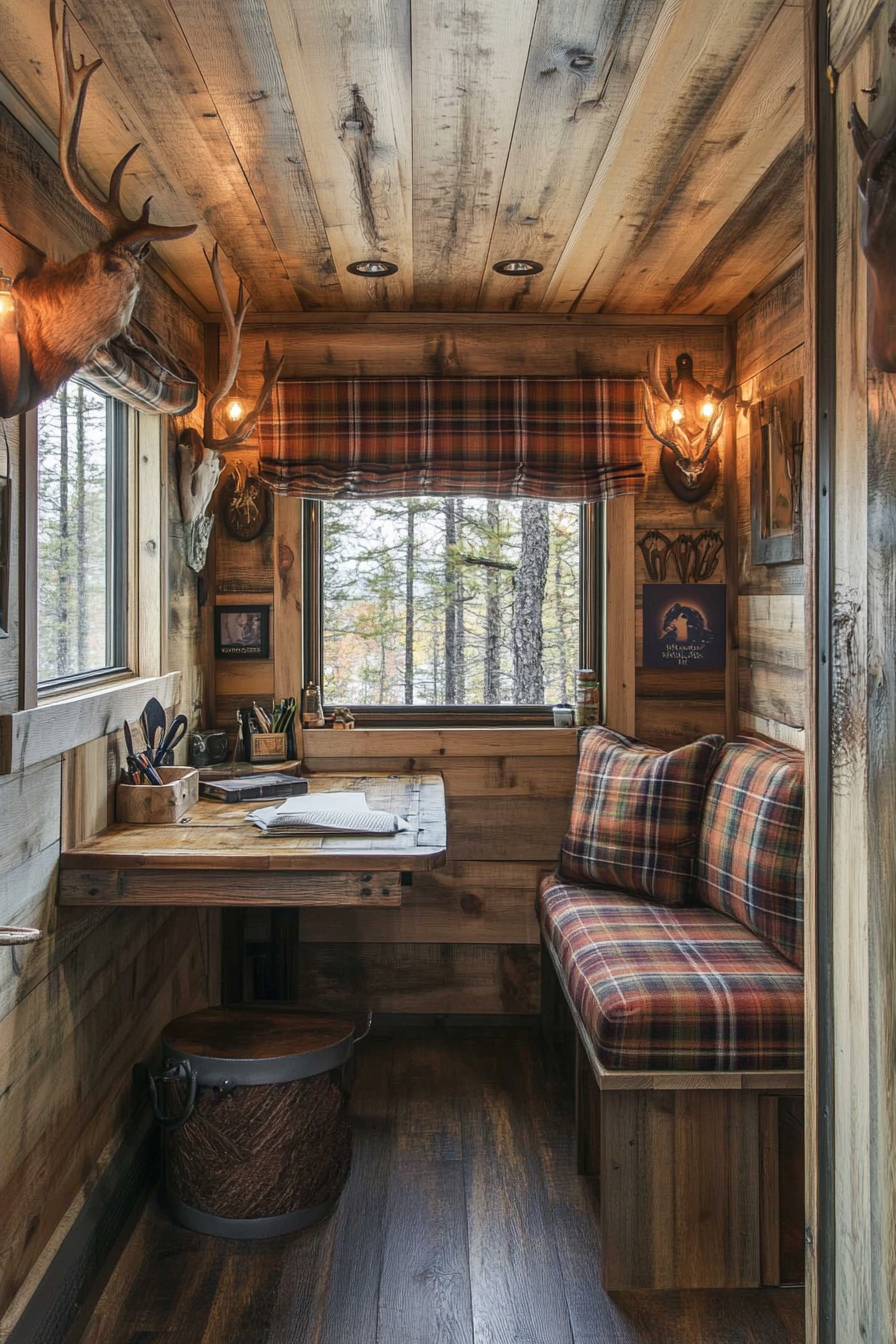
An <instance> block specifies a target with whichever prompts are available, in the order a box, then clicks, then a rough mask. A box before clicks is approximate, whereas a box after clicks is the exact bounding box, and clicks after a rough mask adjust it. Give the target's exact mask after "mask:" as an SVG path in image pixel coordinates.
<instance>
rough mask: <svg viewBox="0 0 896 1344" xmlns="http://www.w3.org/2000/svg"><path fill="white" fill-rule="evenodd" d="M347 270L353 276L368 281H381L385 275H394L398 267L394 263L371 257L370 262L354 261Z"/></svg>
mask: <svg viewBox="0 0 896 1344" xmlns="http://www.w3.org/2000/svg"><path fill="white" fill-rule="evenodd" d="M345 269H346V270H347V271H350V272H351V274H352V275H362V276H364V278H365V279H367V280H379V279H380V278H381V277H382V276H384V275H394V274H395V272H396V271H397V270H398V267H397V266H396V265H395V263H394V262H392V261H381V260H380V259H379V258H378V257H371V258H370V260H369V261H353V262H352V263H351V265H350V266H346V268H345Z"/></svg>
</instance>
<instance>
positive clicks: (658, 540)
mask: <svg viewBox="0 0 896 1344" xmlns="http://www.w3.org/2000/svg"><path fill="white" fill-rule="evenodd" d="M723 546H724V540H723V538H722V533H721V532H717V531H715V530H714V529H712V528H706V529H705V530H704V531H703V532H699V533H697V535H696V536H694V535H692V534H690V533H688V532H679V534H678V536H677V537H667V536H666V534H665V532H660V531H658V530H657V529H656V528H652V529H651V530H650V531H649V532H645V533H644V535H643V536H642V537H640V538H639V540H638V550H639V551H640V552H641V555H642V556H643V558H644V568H645V569H646V570H647V577H648V578H649V579H650V580H651V581H652V582H653V583H663V582H664V580H665V579H666V575H667V569H668V562H669V559H670V557H671V559H672V562H673V564H674V565H675V569H676V572H677V574H678V580H679V582H680V583H691V582H693V583H705V582H706V581H707V580H708V579H711V578H712V576H713V574H715V572H716V570H717V569H718V567H719V559H720V557H721V554H722V548H723Z"/></svg>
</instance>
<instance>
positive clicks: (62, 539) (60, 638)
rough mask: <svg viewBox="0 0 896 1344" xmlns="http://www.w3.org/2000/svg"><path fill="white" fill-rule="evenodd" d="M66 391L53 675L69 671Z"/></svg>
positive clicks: (63, 395)
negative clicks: (54, 668)
mask: <svg viewBox="0 0 896 1344" xmlns="http://www.w3.org/2000/svg"><path fill="white" fill-rule="evenodd" d="M68 523H69V518H68V388H67V386H65V385H64V384H63V386H62V388H60V391H59V588H58V593H57V599H56V675H57V677H64V676H67V675H68V673H69V671H70V670H71V669H70V668H69V662H68V660H69V650H68V634H69V631H68V620H69V596H70V584H71V573H70V570H71V548H70V546H69V530H68Z"/></svg>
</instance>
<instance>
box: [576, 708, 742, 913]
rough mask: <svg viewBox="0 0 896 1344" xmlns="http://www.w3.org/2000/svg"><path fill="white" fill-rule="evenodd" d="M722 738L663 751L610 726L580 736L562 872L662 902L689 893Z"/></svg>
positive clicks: (683, 899)
mask: <svg viewBox="0 0 896 1344" xmlns="http://www.w3.org/2000/svg"><path fill="white" fill-rule="evenodd" d="M722 742H723V739H722V738H721V737H717V736H713V737H701V738H700V739H699V741H697V742H691V743H690V744H689V745H688V746H686V747H678V748H677V749H676V750H675V751H669V752H663V751H658V750H657V749H656V748H655V747H648V746H645V744H644V743H643V742H636V741H634V740H633V739H632V738H630V737H623V736H622V734H621V733H614V732H611V730H610V729H609V728H589V729H588V730H587V731H586V732H584V733H583V734H582V737H581V743H580V751H579V768H578V771H577V773H576V791H575V797H574V799H573V804H572V816H571V818H570V822H569V831H568V832H567V835H566V839H565V840H564V841H563V845H562V847H561V850H560V864H559V870H558V871H559V874H560V876H561V877H562V878H564V879H565V880H566V881H568V882H584V883H590V884H592V885H594V886H600V887H621V888H622V890H623V891H630V892H634V893H635V895H638V896H646V897H648V898H649V899H650V900H652V901H659V902H661V903H662V904H663V905H683V904H684V903H685V902H686V901H687V900H688V899H689V897H691V895H692V894H693V893H692V878H693V869H694V856H695V855H696V852H697V833H698V829H699V825H700V813H701V811H702V808H703V795H704V792H705V790H706V783H707V780H708V779H709V777H710V775H711V774H712V771H713V767H714V765H715V763H716V758H717V756H718V754H719V748H720V747H721V745H722Z"/></svg>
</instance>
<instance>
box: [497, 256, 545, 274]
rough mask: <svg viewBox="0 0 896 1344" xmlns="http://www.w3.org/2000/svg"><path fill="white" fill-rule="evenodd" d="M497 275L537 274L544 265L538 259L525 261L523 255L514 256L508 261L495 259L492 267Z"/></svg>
mask: <svg viewBox="0 0 896 1344" xmlns="http://www.w3.org/2000/svg"><path fill="white" fill-rule="evenodd" d="M492 270H493V271H497V272H498V274H499V275H537V274H538V272H539V271H543V270H544V267H543V266H542V264H541V262H540V261H527V260H526V259H525V258H524V257H514V258H512V260H510V261H496V262H495V264H494V266H493V267H492Z"/></svg>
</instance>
